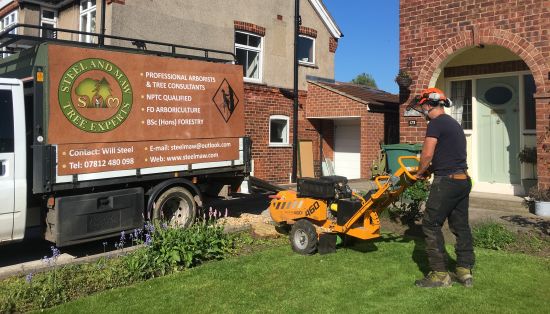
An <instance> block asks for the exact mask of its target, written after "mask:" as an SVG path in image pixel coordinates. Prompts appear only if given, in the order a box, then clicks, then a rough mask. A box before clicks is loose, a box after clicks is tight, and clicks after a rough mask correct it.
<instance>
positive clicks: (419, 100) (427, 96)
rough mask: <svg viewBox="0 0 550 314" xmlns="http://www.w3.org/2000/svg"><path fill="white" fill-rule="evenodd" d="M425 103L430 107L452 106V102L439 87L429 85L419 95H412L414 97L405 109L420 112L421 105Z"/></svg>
mask: <svg viewBox="0 0 550 314" xmlns="http://www.w3.org/2000/svg"><path fill="white" fill-rule="evenodd" d="M423 104H426V105H429V106H431V107H437V106H445V107H450V106H452V104H453V103H452V102H451V100H450V99H449V98H447V96H445V93H444V92H443V91H442V90H440V89H439V88H435V87H430V88H426V89H425V90H423V91H422V92H421V93H420V95H418V96H416V97H414V99H413V100H412V101H411V102H410V103H409V105H408V106H407V109H406V110H411V109H412V110H415V111H418V112H421V113H422V109H421V107H422V105H423Z"/></svg>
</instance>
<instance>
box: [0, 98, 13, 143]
mask: <svg viewBox="0 0 550 314" xmlns="http://www.w3.org/2000/svg"><path fill="white" fill-rule="evenodd" d="M0 112H1V113H2V114H1V115H0V153H13V101H12V98H11V90H5V89H3V90H0Z"/></svg>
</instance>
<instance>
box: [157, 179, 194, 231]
mask: <svg viewBox="0 0 550 314" xmlns="http://www.w3.org/2000/svg"><path fill="white" fill-rule="evenodd" d="M196 211H197V206H196V204H195V200H194V199H193V195H191V193H189V191H187V190H186V189H185V188H182V187H180V186H176V187H172V188H169V189H168V190H166V191H164V192H163V193H162V194H161V195H160V196H159V197H158V198H157V199H156V201H155V204H154V206H153V220H161V221H164V222H166V223H168V225H169V226H171V227H181V228H187V227H189V226H191V225H192V224H193V222H194V221H195V215H196Z"/></svg>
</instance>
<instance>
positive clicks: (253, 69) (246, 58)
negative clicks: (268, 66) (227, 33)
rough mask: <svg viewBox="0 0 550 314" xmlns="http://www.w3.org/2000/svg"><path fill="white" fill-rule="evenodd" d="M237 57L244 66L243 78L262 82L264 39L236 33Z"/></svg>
mask: <svg viewBox="0 0 550 314" xmlns="http://www.w3.org/2000/svg"><path fill="white" fill-rule="evenodd" d="M235 55H236V56H237V62H238V63H239V64H241V65H242V66H243V77H244V78H247V79H250V80H252V81H257V82H260V81H261V70H262V37H260V36H257V35H253V34H249V33H244V32H235Z"/></svg>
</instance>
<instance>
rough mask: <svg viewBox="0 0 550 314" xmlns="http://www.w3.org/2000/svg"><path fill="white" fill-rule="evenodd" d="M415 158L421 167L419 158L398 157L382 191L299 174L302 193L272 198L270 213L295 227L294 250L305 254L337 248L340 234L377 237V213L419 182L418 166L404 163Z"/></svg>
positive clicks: (380, 179)
mask: <svg viewBox="0 0 550 314" xmlns="http://www.w3.org/2000/svg"><path fill="white" fill-rule="evenodd" d="M411 162H413V163H414V164H415V165H418V162H419V159H418V157H416V156H401V157H399V158H398V164H399V169H398V170H397V171H396V172H395V173H394V174H393V175H391V176H377V177H376V178H375V179H374V182H375V183H376V187H377V189H376V190H373V191H370V192H369V193H367V194H366V195H364V196H361V195H359V194H356V193H354V192H352V190H351V188H350V187H349V185H348V184H347V183H348V182H347V178H345V177H341V176H325V177H321V178H319V179H314V178H300V179H298V184H297V190H298V191H297V192H296V191H292V190H284V191H280V192H278V193H277V194H276V195H273V196H271V197H272V198H273V200H272V201H271V203H270V205H269V213H270V215H271V218H272V219H273V221H274V222H275V224H276V225H278V226H279V227H280V228H283V229H284V228H286V229H287V230H288V229H290V232H289V238H290V243H291V246H292V249H293V250H294V251H295V252H297V253H299V254H303V255H309V254H314V253H315V252H316V251H319V253H320V254H324V253H329V252H334V251H335V250H336V241H337V235H346V236H351V237H354V238H358V239H363V240H366V239H374V238H378V237H380V219H379V217H378V215H379V214H380V213H381V212H382V211H383V210H384V209H386V208H387V207H388V206H389V205H390V204H392V203H393V202H395V201H396V200H397V199H398V197H399V196H400V195H401V194H402V193H403V192H404V191H405V189H407V188H408V187H409V186H411V185H412V184H414V183H415V182H416V177H415V176H414V175H415V173H416V171H417V169H418V167H417V166H414V167H411V166H406V165H405V163H407V164H408V165H409V164H411Z"/></svg>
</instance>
